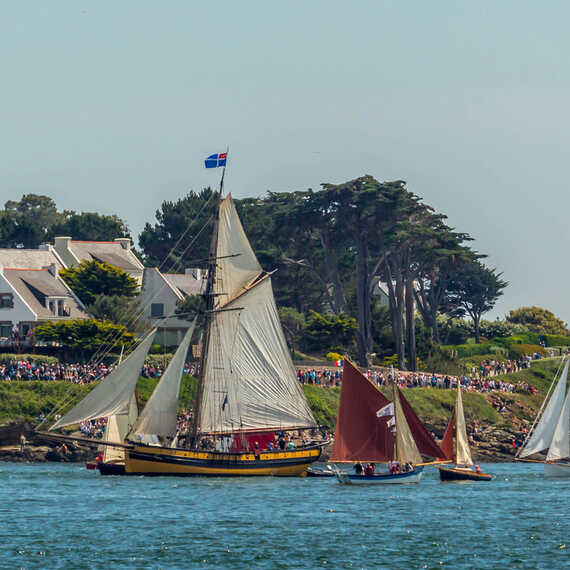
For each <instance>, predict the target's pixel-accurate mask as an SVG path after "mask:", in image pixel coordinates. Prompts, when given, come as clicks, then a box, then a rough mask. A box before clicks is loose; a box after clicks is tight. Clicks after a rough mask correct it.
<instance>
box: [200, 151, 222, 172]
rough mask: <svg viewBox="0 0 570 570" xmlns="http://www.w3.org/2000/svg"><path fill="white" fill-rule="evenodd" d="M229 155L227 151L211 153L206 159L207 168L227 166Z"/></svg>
mask: <svg viewBox="0 0 570 570" xmlns="http://www.w3.org/2000/svg"><path fill="white" fill-rule="evenodd" d="M227 157H228V153H227V152H219V153H217V154H211V155H210V156H209V157H208V158H207V159H206V160H205V161H204V164H205V165H206V168H217V167H218V166H225V165H226V160H227Z"/></svg>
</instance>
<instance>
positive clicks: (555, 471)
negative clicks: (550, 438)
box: [544, 463, 570, 478]
mask: <svg viewBox="0 0 570 570" xmlns="http://www.w3.org/2000/svg"><path fill="white" fill-rule="evenodd" d="M544 475H545V477H557V478H562V477H570V463H545V464H544Z"/></svg>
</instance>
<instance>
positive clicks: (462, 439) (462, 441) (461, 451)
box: [455, 385, 473, 465]
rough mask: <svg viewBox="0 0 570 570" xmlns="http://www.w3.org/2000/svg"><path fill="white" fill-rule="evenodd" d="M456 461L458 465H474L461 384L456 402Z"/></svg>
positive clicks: (458, 387)
mask: <svg viewBox="0 0 570 570" xmlns="http://www.w3.org/2000/svg"><path fill="white" fill-rule="evenodd" d="M455 410H456V411H455V463H456V464H457V465H473V459H472V458H471V450H470V449H469V440H468V439H467V428H466V426H465V414H464V412H463V397H462V396H461V386H459V385H458V386H457V403H456V404H455Z"/></svg>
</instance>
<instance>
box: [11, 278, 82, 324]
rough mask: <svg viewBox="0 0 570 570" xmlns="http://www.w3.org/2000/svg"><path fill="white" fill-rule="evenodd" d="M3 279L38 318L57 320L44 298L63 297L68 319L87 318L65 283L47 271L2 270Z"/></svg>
mask: <svg viewBox="0 0 570 570" xmlns="http://www.w3.org/2000/svg"><path fill="white" fill-rule="evenodd" d="M4 277H5V278H6V280H7V281H8V282H9V283H10V285H12V287H13V288H14V290H15V291H16V292H17V293H18V294H19V295H20V296H21V297H22V298H23V299H24V301H25V302H26V303H27V304H28V305H29V307H30V308H31V309H32V310H33V311H34V313H36V315H37V316H38V318H41V319H53V318H57V316H56V315H54V314H53V313H52V312H51V311H50V310H49V309H48V308H47V307H46V306H45V297H64V298H65V306H66V307H67V308H68V309H69V311H70V313H69V318H71V319H81V318H87V314H86V313H85V311H84V310H83V309H82V308H81V307H80V305H79V303H78V302H77V301H76V300H75V298H74V297H73V296H72V294H71V291H70V290H69V289H68V287H67V286H66V285H65V283H64V282H63V281H62V280H61V279H58V278H57V277H54V276H53V275H52V274H51V273H50V272H49V271H48V270H47V269H22V268H6V267H5V268H4Z"/></svg>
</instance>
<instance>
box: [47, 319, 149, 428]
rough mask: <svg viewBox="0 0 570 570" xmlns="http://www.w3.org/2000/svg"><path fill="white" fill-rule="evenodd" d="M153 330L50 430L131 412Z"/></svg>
mask: <svg viewBox="0 0 570 570" xmlns="http://www.w3.org/2000/svg"><path fill="white" fill-rule="evenodd" d="M155 333H156V329H153V330H152V331H151V332H150V333H149V334H148V335H147V336H146V337H145V338H144V339H143V340H142V341H141V343H140V344H139V345H138V346H137V348H135V350H133V352H131V354H129V356H127V358H125V360H124V361H123V362H122V363H121V364H120V365H119V366H117V368H115V370H113V372H111V374H109V376H107V378H105V379H103V380H101V382H99V385H98V386H97V387H96V388H94V389H93V390H91V392H89V394H87V396H85V398H83V400H81V401H80V402H79V403H78V404H77V405H76V406H75V407H74V408H72V409H71V410H69V412H67V414H65V415H64V416H63V418H61V419H60V420H59V421H57V422H56V423H55V424H54V425H53V426H52V427H51V428H50V430H54V429H56V428H59V427H64V426H69V425H72V424H76V423H79V422H82V421H85V420H91V419H94V418H102V417H108V416H116V415H121V414H128V413H129V405H130V401H131V397H132V395H133V394H134V392H135V389H136V387H137V381H138V379H139V376H140V373H141V369H142V366H143V364H144V361H145V358H146V355H147V353H148V350H149V348H150V345H151V344H152V341H153V339H154V335H155Z"/></svg>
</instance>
